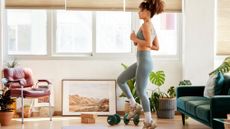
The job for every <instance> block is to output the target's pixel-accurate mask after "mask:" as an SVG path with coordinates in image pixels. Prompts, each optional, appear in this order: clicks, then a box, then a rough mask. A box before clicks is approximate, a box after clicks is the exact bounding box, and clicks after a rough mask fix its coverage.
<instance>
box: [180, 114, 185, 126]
mask: <svg viewBox="0 0 230 129" xmlns="http://www.w3.org/2000/svg"><path fill="white" fill-rule="evenodd" d="M181 116H182V122H183V125H185V115H184V114H183V113H181Z"/></svg>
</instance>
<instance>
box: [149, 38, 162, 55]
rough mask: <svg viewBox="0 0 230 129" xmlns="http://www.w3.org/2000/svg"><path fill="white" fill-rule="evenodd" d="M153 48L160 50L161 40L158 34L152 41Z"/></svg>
mask: <svg viewBox="0 0 230 129" xmlns="http://www.w3.org/2000/svg"><path fill="white" fill-rule="evenodd" d="M150 48H151V49H152V50H156V51H158V50H159V49H160V48H159V42H158V38H157V36H156V37H155V38H154V40H153V43H152V46H151V47H150Z"/></svg>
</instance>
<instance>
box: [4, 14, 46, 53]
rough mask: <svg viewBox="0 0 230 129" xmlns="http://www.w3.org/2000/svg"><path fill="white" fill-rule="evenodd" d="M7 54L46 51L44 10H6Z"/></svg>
mask: <svg viewBox="0 0 230 129" xmlns="http://www.w3.org/2000/svg"><path fill="white" fill-rule="evenodd" d="M7 27H8V34H7V35H8V36H7V37H8V54H16V55H21V54H25V55H45V54H46V53H47V50H46V49H47V47H46V46H47V14H46V11H44V10H7Z"/></svg>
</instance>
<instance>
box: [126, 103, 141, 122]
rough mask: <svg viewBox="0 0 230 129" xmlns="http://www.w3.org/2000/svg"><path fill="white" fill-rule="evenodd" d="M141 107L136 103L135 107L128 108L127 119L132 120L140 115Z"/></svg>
mask: <svg viewBox="0 0 230 129" xmlns="http://www.w3.org/2000/svg"><path fill="white" fill-rule="evenodd" d="M141 110H142V106H141V105H140V104H138V103H136V105H135V107H130V110H129V113H128V117H127V118H128V119H131V118H133V117H134V116H135V115H137V114H141Z"/></svg>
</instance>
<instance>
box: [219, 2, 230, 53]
mask: <svg viewBox="0 0 230 129" xmlns="http://www.w3.org/2000/svg"><path fill="white" fill-rule="evenodd" d="M217 7H218V9H217V10H218V11H217V55H229V54H230V24H229V23H230V8H229V7H230V0H218V6H217Z"/></svg>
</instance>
